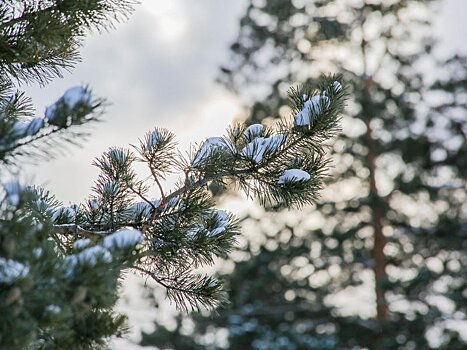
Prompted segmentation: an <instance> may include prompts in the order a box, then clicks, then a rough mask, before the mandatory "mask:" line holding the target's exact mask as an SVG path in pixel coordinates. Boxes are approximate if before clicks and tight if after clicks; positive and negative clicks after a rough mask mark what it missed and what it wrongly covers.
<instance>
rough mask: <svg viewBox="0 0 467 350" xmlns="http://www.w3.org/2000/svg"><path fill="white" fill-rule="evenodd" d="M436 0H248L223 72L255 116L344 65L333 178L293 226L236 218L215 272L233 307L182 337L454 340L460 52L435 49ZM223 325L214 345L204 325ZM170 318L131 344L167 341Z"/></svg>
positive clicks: (459, 278) (461, 224)
mask: <svg viewBox="0 0 467 350" xmlns="http://www.w3.org/2000/svg"><path fill="white" fill-rule="evenodd" d="M434 3H435V1H417V0H408V1H332V0H330V1H318V0H316V1H274V0H265V1H251V3H250V5H249V6H248V9H247V12H246V14H245V15H244V16H243V17H242V19H241V21H240V24H241V28H240V33H239V36H238V39H237V40H236V42H235V43H234V44H233V45H232V46H231V53H232V57H231V60H230V61H229V65H228V66H226V67H222V75H221V78H220V80H221V81H222V82H224V83H225V84H226V85H227V86H229V87H230V88H233V89H235V90H236V91H237V92H238V93H239V94H240V95H241V96H242V97H243V98H244V99H245V102H246V103H248V104H250V106H251V116H250V118H249V122H250V123H258V122H262V121H264V122H269V121H271V120H273V119H274V118H276V113H277V111H279V112H280V113H279V114H280V115H284V114H287V113H290V109H288V108H287V105H286V103H285V95H284V86H287V85H289V84H293V83H295V82H296V81H310V82H311V81H313V79H314V78H315V77H316V76H317V75H319V74H320V73H321V72H322V71H323V70H327V71H334V72H340V73H341V74H342V75H343V78H344V81H346V82H347V84H349V86H350V92H351V98H350V100H349V103H348V107H347V108H346V111H345V114H344V117H343V132H342V133H341V134H340V138H339V140H338V141H337V142H336V143H335V145H334V150H335V151H336V152H337V154H336V155H335V157H334V161H333V164H334V165H335V166H334V169H333V177H335V178H338V179H340V181H339V182H338V183H335V184H334V185H332V186H330V187H329V188H328V189H327V190H326V191H324V193H323V198H322V199H321V200H320V201H319V203H318V205H317V210H316V211H314V212H313V213H311V214H307V215H306V216H300V218H295V219H294V221H293V222H294V223H293V224H290V223H287V222H288V221H290V215H289V216H287V214H286V213H284V214H282V219H281V218H280V217H278V214H277V213H274V214H267V213H265V214H264V215H263V216H262V217H258V215H254V214H252V215H251V216H250V217H249V218H247V220H246V222H248V221H250V222H256V223H257V224H256V227H257V232H255V235H254V237H253V238H251V241H250V242H248V243H247V244H245V246H244V249H242V250H241V253H242V254H241V255H239V258H237V259H236V260H234V262H235V268H234V270H233V272H232V273H228V274H226V275H225V276H224V277H225V278H226V279H227V288H228V289H229V290H230V292H229V300H230V301H231V304H230V306H229V307H228V308H227V309H225V310H220V311H219V316H217V317H216V316H215V315H211V316H209V317H203V314H200V315H198V316H196V317H193V319H192V320H194V321H195V331H194V333H193V337H192V347H190V346H185V347H184V348H185V349H190V348H193V349H197V348H198V347H199V346H200V345H202V346H204V348H208V349H209V348H222V349H223V348H229V349H240V348H244V349H247V348H248V349H361V348H364V349H425V348H429V347H436V348H439V349H461V348H462V349H463V348H464V347H465V339H464V340H463V339H462V338H461V336H460V334H459V331H458V328H456V327H458V326H459V324H462V322H464V323H465V319H466V306H467V303H466V302H465V290H466V280H465V271H463V270H464V269H463V268H462V266H465V265H466V263H467V257H466V254H465V252H466V251H467V250H466V240H465V237H466V233H467V231H466V227H467V223H466V213H467V210H466V209H467V208H466V204H465V203H467V200H466V191H465V190H466V183H465V179H466V169H467V167H466V159H467V157H466V151H467V143H466V132H467V129H466V127H467V126H466V124H465V121H466V112H467V105H466V88H467V75H466V73H465V72H466V71H467V70H466V68H467V60H466V58H464V57H460V56H453V57H451V58H449V59H447V60H442V59H439V58H437V57H436V55H435V54H434V49H435V44H436V43H435V40H434V39H433V38H431V37H430V36H429V34H428V33H430V23H431V19H432V18H433V10H432V8H431V5H433V4H434ZM257 91H263V92H264V95H263V96H260V97H258V96H259V94H258V93H257ZM264 96H266V98H264V99H263V97H264ZM297 118H300V116H299V115H297ZM248 227H251V226H248ZM260 233H262V234H260ZM232 256H233V257H235V254H233V255H232ZM368 295H370V296H368ZM368 309H369V312H368V311H367V312H363V311H364V310H368ZM362 310H363V311H362ZM182 324H183V322H182V321H180V322H179V324H178V328H177V329H176V330H175V332H174V333H172V336H173V337H177V336H178V334H179V332H180V329H182V328H183V327H182ZM225 330H227V331H228V336H227V342H225V343H224V344H222V342H221V343H218V344H217V345H216V344H215V342H214V343H212V342H211V343H210V342H209V341H207V340H206V339H209V338H207V337H203V335H205V334H207V333H217V332H218V333H219V334H218V336H221V334H222V331H225ZM167 331H168V330H167V329H165V328H163V327H159V328H158V329H156V331H155V332H154V333H152V334H143V339H142V344H144V345H150V344H153V345H159V344H161V346H162V348H164V349H168V348H170V344H167V343H162V342H158V341H157V339H158V334H164V332H165V333H167ZM184 334H185V335H186V334H187V333H186V330H185V333H184ZM464 337H465V336H464ZM163 339H167V335H165V338H163ZM211 339H213V337H211ZM214 339H219V337H217V338H214ZM429 339H431V341H429ZM166 345H167V346H166Z"/></svg>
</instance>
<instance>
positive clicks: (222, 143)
mask: <svg viewBox="0 0 467 350" xmlns="http://www.w3.org/2000/svg"><path fill="white" fill-rule="evenodd" d="M219 150H220V151H224V152H228V153H230V154H233V153H235V147H234V146H233V145H232V144H231V143H230V142H229V141H228V140H226V139H224V138H223V137H209V138H208V139H206V141H204V143H203V145H202V146H201V148H200V149H199V151H198V153H196V157H195V159H194V160H193V162H192V163H191V165H192V166H198V165H201V164H203V163H204V162H206V160H207V159H208V158H209V157H210V156H211V155H212V154H213V153H214V152H215V151H219Z"/></svg>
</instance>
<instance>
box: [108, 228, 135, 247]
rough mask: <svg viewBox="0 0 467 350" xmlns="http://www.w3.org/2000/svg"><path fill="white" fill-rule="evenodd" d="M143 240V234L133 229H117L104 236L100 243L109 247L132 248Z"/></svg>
mask: <svg viewBox="0 0 467 350" xmlns="http://www.w3.org/2000/svg"><path fill="white" fill-rule="evenodd" d="M143 240H144V236H143V234H142V233H141V232H140V231H138V230H134V229H122V230H118V231H116V232H114V233H112V234H111V235H108V236H107V237H105V238H104V241H103V243H102V245H103V246H104V247H105V248H107V249H109V250H114V249H126V248H133V247H134V246H136V245H137V244H138V243H140V242H142V241H143Z"/></svg>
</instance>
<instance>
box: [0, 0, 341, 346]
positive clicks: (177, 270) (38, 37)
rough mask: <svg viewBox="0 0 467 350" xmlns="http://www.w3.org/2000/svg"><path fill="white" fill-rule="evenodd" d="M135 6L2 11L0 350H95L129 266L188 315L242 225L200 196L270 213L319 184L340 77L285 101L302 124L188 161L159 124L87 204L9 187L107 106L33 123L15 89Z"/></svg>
mask: <svg viewBox="0 0 467 350" xmlns="http://www.w3.org/2000/svg"><path fill="white" fill-rule="evenodd" d="M132 4H133V1H129V0H128V1H125V0H121V1H112V0H110V1H98V0H95V1H63V0H60V1H27V0H25V1H6V2H2V4H0V132H1V133H0V136H1V138H0V164H1V165H2V168H1V169H0V171H1V175H2V191H1V192H0V195H1V202H0V312H1V314H2V318H1V320H0V344H1V347H2V349H3V348H7V349H66V348H73V349H98V348H99V349H100V348H102V347H104V346H105V344H106V342H107V339H108V338H109V337H111V336H121V335H122V333H123V332H124V331H125V324H124V321H125V317H124V315H119V314H116V313H114V311H113V309H114V306H115V304H116V301H117V298H118V291H119V279H120V277H121V276H122V274H123V273H124V271H129V270H131V271H136V272H140V273H142V274H143V275H144V276H146V277H150V278H152V279H153V280H154V281H156V282H157V283H158V284H160V285H162V286H164V287H165V288H166V290H167V295H168V297H169V298H170V299H171V300H173V301H174V302H175V303H176V305H177V306H178V307H179V308H181V309H183V310H185V311H187V310H200V309H202V308H206V309H210V308H213V307H215V306H216V305H218V304H220V303H222V302H223V301H224V300H225V291H224V290H223V289H222V284H221V283H220V281H218V280H217V279H215V278H213V277H212V276H208V275H200V274H199V271H198V269H199V268H200V267H202V266H204V265H210V264H213V263H214V259H215V258H218V257H223V258H225V257H226V256H227V253H229V252H230V251H231V250H232V249H233V246H234V243H235V242H236V236H237V235H238V233H239V224H238V220H237V219H236V218H235V217H234V216H233V215H232V214H230V213H227V212H225V211H223V210H216V209H215V206H214V204H215V203H214V200H213V198H212V195H211V193H210V192H209V191H208V186H210V185H211V184H216V185H217V186H224V185H227V184H230V183H234V182H235V183H237V184H238V186H239V187H240V189H242V190H244V191H245V192H247V193H248V194H249V195H250V196H252V197H253V196H255V197H258V198H259V199H260V201H261V202H262V203H263V204H265V205H272V206H278V207H283V206H285V207H292V206H295V207H300V206H303V205H305V204H308V203H312V202H314V201H315V200H316V198H317V196H318V193H317V191H318V190H320V189H321V188H322V186H323V181H324V179H325V173H326V169H327V166H328V161H327V160H326V158H325V157H324V150H325V145H324V143H325V142H326V141H328V140H329V139H330V138H331V137H333V136H334V135H335V134H336V132H337V131H338V121H339V118H340V116H339V115H340V113H341V112H342V109H343V102H344V99H345V93H344V91H345V89H339V91H338V90H337V89H335V84H337V82H336V81H335V80H336V79H340V78H339V77H330V78H323V79H321V82H320V84H319V87H318V89H314V90H310V89H309V88H306V87H303V88H300V89H297V90H293V91H292V93H291V100H292V106H293V108H295V109H296V110H300V109H302V108H303V111H302V113H303V118H305V119H308V120H309V119H313V120H312V122H308V123H307V124H306V123H305V124H303V123H302V124H300V125H297V123H296V122H295V121H294V120H293V119H290V118H289V119H284V120H282V121H280V122H279V123H278V124H277V126H276V127H268V128H266V127H263V126H261V125H257V126H256V127H255V128H254V130H256V131H255V132H254V133H253V132H252V130H253V129H250V128H246V126H245V125H237V126H235V127H233V128H231V129H230V131H229V134H228V135H227V136H225V137H213V138H209V139H207V140H205V142H204V143H203V144H202V145H200V147H198V148H197V149H196V150H195V152H193V153H192V154H189V155H187V156H183V155H180V154H179V153H178V152H177V151H176V143H175V141H174V135H173V134H172V133H170V132H169V131H167V130H163V129H157V128H156V129H154V130H153V131H152V132H149V133H147V134H146V135H145V137H144V138H143V139H142V140H140V142H139V145H137V146H133V147H132V149H125V148H110V149H109V151H107V152H105V153H104V154H103V155H102V156H101V157H100V158H97V159H96V160H95V162H94V165H96V166H97V167H98V168H99V169H100V170H101V173H100V175H99V177H98V179H97V180H96V183H95V185H94V187H93V189H92V190H93V193H92V195H91V196H90V197H89V199H88V200H87V201H86V202H85V203H83V204H73V205H70V206H68V207H64V206H62V205H61V204H60V203H58V202H57V201H56V200H55V199H54V197H53V196H52V195H50V194H49V193H48V192H47V191H45V190H42V189H40V188H34V187H31V188H29V187H24V186H22V185H21V184H20V183H19V182H17V181H16V180H14V181H7V179H8V178H12V175H11V173H12V172H20V171H21V167H20V165H21V163H22V162H23V161H25V160H27V159H31V158H32V160H35V161H43V160H46V159H49V158H50V157H51V156H54V155H56V154H58V153H61V152H62V151H63V149H64V146H66V145H67V144H70V143H71V144H76V142H77V141H81V140H82V139H83V136H86V133H85V132H83V126H86V125H89V123H90V122H93V121H97V120H99V118H100V116H101V114H102V111H103V109H102V107H103V105H104V101H103V100H101V99H97V98H95V97H94V96H93V95H92V93H91V91H90V89H89V88H87V87H81V86H78V87H73V88H71V89H68V90H67V91H66V92H65V93H64V95H63V96H62V97H61V98H60V99H58V101H56V102H55V103H53V104H51V105H50V106H49V107H47V109H46V111H45V113H44V115H43V116H37V117H34V115H35V113H34V109H33V106H32V102H31V100H30V99H29V98H28V97H26V96H24V94H23V93H22V92H19V91H17V90H16V86H17V85H18V84H21V83H24V82H26V83H30V82H38V83H40V84H45V83H47V82H48V81H49V80H50V79H51V78H53V77H58V76H60V74H61V72H62V71H63V70H64V69H65V70H66V69H69V68H71V67H72V66H73V64H74V63H75V62H76V61H77V60H78V58H79V57H78V53H77V49H78V48H79V46H80V45H81V42H82V39H83V37H84V35H85V34H86V32H87V31H88V30H90V29H94V28H97V29H98V30H101V29H105V28H108V27H111V26H112V23H113V22H114V21H116V20H119V19H120V18H122V17H123V18H124V17H126V16H127V15H128V13H129V12H130V10H131V5H132ZM338 84H340V83H338ZM339 86H341V85H339ZM304 93H306V94H309V95H310V96H311V95H314V98H315V99H316V98H317V99H318V100H320V103H319V105H315V106H314V109H315V110H314V111H312V110H311V109H310V108H305V105H306V104H307V103H308V104H309V103H311V102H306V101H305V99H302V98H301V96H302V94H304ZM317 109H319V110H318V111H317ZM24 156H28V157H27V158H26V157H24ZM137 163H143V164H144V165H146V170H147V173H146V174H144V173H143V174H141V173H137V172H136V171H135V169H134V166H135V164H137ZM174 172H177V173H179V174H181V176H180V181H179V183H178V184H177V185H176V186H175V188H174V189H173V190H172V191H167V192H165V191H164V190H163V186H162V181H163V180H164V179H165V178H166V176H167V175H168V174H170V173H174ZM297 174H298V175H297ZM4 175H5V176H4ZM4 179H5V180H4ZM70 185H72V184H70ZM155 196H156V198H154V197H155Z"/></svg>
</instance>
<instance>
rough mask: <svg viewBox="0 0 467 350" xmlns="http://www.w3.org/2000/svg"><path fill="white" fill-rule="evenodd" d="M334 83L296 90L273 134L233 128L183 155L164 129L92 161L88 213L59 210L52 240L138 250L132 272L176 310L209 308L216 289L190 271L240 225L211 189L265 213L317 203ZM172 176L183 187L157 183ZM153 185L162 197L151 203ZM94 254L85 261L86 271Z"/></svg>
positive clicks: (220, 249) (334, 123)
mask: <svg viewBox="0 0 467 350" xmlns="http://www.w3.org/2000/svg"><path fill="white" fill-rule="evenodd" d="M338 79H339V78H338V77H331V78H324V79H323V80H322V81H321V83H320V84H319V88H318V89H311V88H309V87H300V88H297V89H292V90H291V92H290V102H291V106H292V110H293V114H292V115H291V116H290V117H289V118H285V119H283V120H281V121H279V122H278V123H277V125H275V126H274V127H266V126H263V125H260V124H254V125H250V126H246V125H241V124H239V125H236V126H234V127H232V128H230V129H229V130H228V132H227V134H226V135H224V136H215V137H209V138H207V139H206V140H204V142H202V143H201V144H200V145H199V147H196V148H195V149H194V150H193V152H191V153H189V154H188V155H187V156H184V155H182V154H180V153H177V152H176V149H175V142H174V135H173V134H172V133H170V132H169V131H167V130H165V129H160V128H157V129H154V130H153V131H151V132H149V133H147V134H146V135H145V136H144V138H143V139H142V140H140V144H139V146H133V149H126V148H111V149H110V150H109V151H108V152H105V153H104V154H103V155H102V156H101V157H99V158H98V159H97V160H96V161H95V162H94V164H95V165H96V166H97V167H99V168H100V170H101V174H100V175H99V177H98V179H97V181H96V184H95V186H94V187H93V195H92V196H91V197H90V199H89V200H88V205H80V206H75V207H73V208H78V209H77V211H76V212H75V213H74V214H73V213H71V212H70V209H69V208H63V209H60V208H58V209H55V211H54V214H53V219H54V220H55V223H56V228H57V232H59V233H61V234H64V235H68V237H72V239H75V240H76V239H80V238H89V239H91V240H94V241H98V242H102V244H101V247H102V249H106V250H107V251H109V252H112V250H113V249H114V248H116V247H117V248H125V247H127V246H128V247H130V248H132V249H133V248H134V247H138V248H137V251H138V254H137V255H135V257H138V259H137V261H136V262H135V263H134V264H133V265H132V266H133V268H135V269H137V270H139V271H144V273H146V274H147V275H148V276H150V277H151V278H153V279H154V280H155V281H156V282H158V283H160V284H162V285H164V286H166V288H169V289H170V292H169V295H170V296H171V297H172V300H174V301H175V302H176V303H177V305H178V306H179V307H182V308H185V307H186V304H184V303H185V302H187V303H188V304H190V305H191V306H192V307H193V306H194V307H199V306H201V305H204V303H205V302H207V300H210V301H212V299H211V297H212V296H213V295H218V293H220V291H221V290H220V284H216V283H211V282H210V283H207V282H206V281H207V280H205V279H203V278H198V277H197V275H196V273H195V269H196V268H197V267H199V266H202V265H205V264H212V263H213V262H214V258H215V257H222V256H225V254H227V252H229V251H230V250H231V249H232V247H233V245H234V244H235V241H236V240H235V236H236V235H238V234H239V225H238V221H237V219H236V218H235V216H234V215H232V214H231V213H228V212H226V211H223V210H216V209H215V208H214V201H213V198H212V194H211V193H210V191H209V188H208V186H209V185H210V184H213V183H215V184H220V185H221V186H227V185H229V184H230V183H236V184H237V186H238V188H239V189H241V190H243V191H244V192H245V193H246V194H247V195H248V196H250V197H256V198H258V199H259V201H260V203H261V204H263V205H267V206H279V207H301V206H304V205H307V204H310V203H313V202H314V201H315V200H316V199H317V197H318V195H319V190H320V189H321V188H322V186H323V182H324V179H325V177H326V176H327V175H326V170H327V168H328V163H329V161H328V160H327V159H326V157H325V146H324V142H326V141H328V140H329V139H330V138H332V137H333V136H334V135H335V134H336V133H337V131H338V130H339V118H340V113H341V112H342V108H343V102H344V100H345V89H344V88H343V87H342V85H341V83H340V82H339V81H338ZM79 96H85V95H79V94H78V97H79ZM303 96H305V98H303ZM307 96H311V97H310V98H308V97H307ZM84 98H85V99H86V98H87V97H86V96H85V97H84ZM74 101H75V102H76V101H78V102H77V103H79V101H82V100H81V99H80V98H76V99H74ZM134 151H136V153H134ZM135 162H143V163H144V164H145V165H146V166H147V173H148V174H149V175H148V176H140V175H139V174H138V173H137V172H136V171H135V170H134V165H135ZM171 172H178V173H179V174H180V177H179V181H178V183H177V184H176V185H175V187H174V188H173V189H172V190H170V191H163V186H162V182H161V180H163V179H164V178H165V176H166V175H167V174H168V173H171ZM154 185H155V186H156V190H158V192H159V195H160V197H154V191H151V189H152V188H154ZM92 203H93V204H92ZM91 204H92V205H91ZM93 233H95V235H93ZM85 242H87V241H85ZM85 242H83V244H82V243H77V244H78V246H80V247H81V246H86V244H84V243H85ZM88 249H91V248H89V247H86V248H85V250H83V252H84V251H87V250H88ZM93 249H94V250H96V254H98V253H99V250H98V249H97V248H93ZM94 250H91V251H90V252H89V253H87V254H90V257H89V259H88V260H90V261H91V262H93V261H94V260H93V259H92V257H93V256H94V255H93V254H94V253H93V252H94ZM100 253H102V251H101V252H100ZM100 253H99V254H100ZM80 254H81V253H80ZM105 256H106V255H105V254H103V255H102V257H105ZM208 304H209V303H208Z"/></svg>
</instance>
